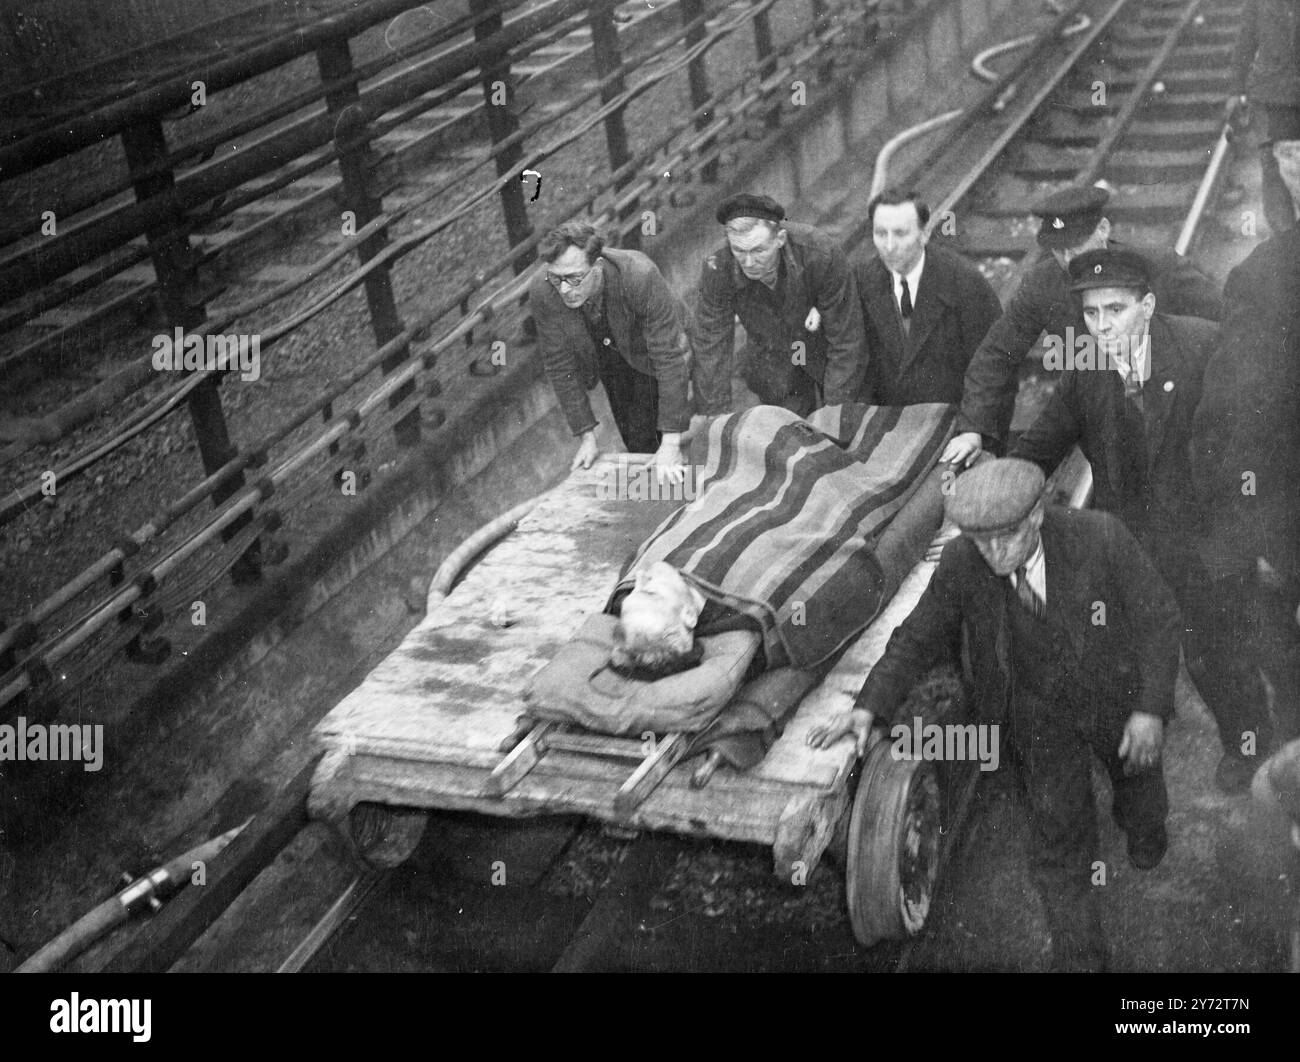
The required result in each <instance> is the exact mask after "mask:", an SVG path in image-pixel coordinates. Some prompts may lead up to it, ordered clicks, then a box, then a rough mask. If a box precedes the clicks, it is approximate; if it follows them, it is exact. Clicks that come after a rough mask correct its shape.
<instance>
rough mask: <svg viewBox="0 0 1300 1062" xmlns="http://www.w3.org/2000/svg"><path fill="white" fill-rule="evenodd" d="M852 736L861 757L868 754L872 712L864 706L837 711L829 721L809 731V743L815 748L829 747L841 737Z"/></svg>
mask: <svg viewBox="0 0 1300 1062" xmlns="http://www.w3.org/2000/svg"><path fill="white" fill-rule="evenodd" d="M850 735H851V736H852V737H853V742H854V745H855V746H856V748H857V753H858V756H859V757H862V756H865V755H866V754H867V748H868V747H869V746H870V745H871V713H870V712H868V711H866V710H865V709H863V708H852V709H850V710H849V711H847V712H836V713H835V715H833V716H831V718H830V720H829V721H828V722H825V723H822V724H821V725H819V726H815V727H813V728H812V729H811V730H809V731H808V745H809V747H811V748H814V749H828V748H830V747H831V746H832V745H834V744H835V742H837V741H839V739H840V738H842V737H846V736H850Z"/></svg>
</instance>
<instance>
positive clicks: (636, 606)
mask: <svg viewBox="0 0 1300 1062" xmlns="http://www.w3.org/2000/svg"><path fill="white" fill-rule="evenodd" d="M703 607H704V595H703V594H701V593H700V592H699V591H698V590H696V589H695V588H694V587H693V586H691V585H690V584H689V583H687V581H686V580H685V579H684V578H682V574H681V572H679V571H678V570H677V569H676V568H674V567H673V566H672V565H670V564H665V563H664V562H663V561H656V562H655V563H654V564H652V565H650V566H649V567H648V568H645V569H643V570H642V571H639V572H637V573H636V577H635V583H634V585H633V587H632V590H631V591H630V592H629V593H628V594H627V596H626V597H624V598H623V605H622V608H621V610H620V612H619V622H618V625H617V626H616V627H615V629H614V648H613V650H612V651H611V653H610V663H611V664H613V665H614V666H615V667H617V668H642V669H645V670H648V671H659V670H668V669H670V668H671V667H672V666H673V665H674V664H675V663H676V662H677V661H679V660H681V659H682V658H684V657H685V656H687V655H688V654H689V653H690V652H691V649H692V648H693V647H694V645H695V625H696V622H697V621H698V620H699V618H700V610H701V609H702V608H703Z"/></svg>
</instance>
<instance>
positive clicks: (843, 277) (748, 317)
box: [690, 193, 865, 416]
mask: <svg viewBox="0 0 1300 1062" xmlns="http://www.w3.org/2000/svg"><path fill="white" fill-rule="evenodd" d="M717 219H718V223H719V224H720V225H722V226H723V227H724V231H725V234H726V241H727V242H726V243H725V244H723V245H722V246H721V247H719V248H718V250H717V251H715V252H714V253H713V254H712V255H710V256H709V257H708V259H707V260H706V261H705V263H704V268H703V270H702V271H701V274H700V284H699V290H698V293H697V298H696V305H695V308H694V313H693V315H692V320H691V329H690V336H691V349H692V354H693V361H692V365H691V377H692V380H693V381H694V384H695V392H696V402H697V406H696V410H697V412H700V413H704V414H708V415H710V416H713V415H717V414H721V413H726V412H729V411H730V410H731V408H732V400H731V378H732V375H733V355H734V348H735V339H736V318H737V317H739V318H740V323H741V324H742V325H744V326H745V334H746V336H747V337H748V340H749V343H748V348H747V355H748V358H747V361H748V364H747V365H746V367H745V380H746V383H748V385H749V387H750V389H751V390H753V391H754V393H755V394H757V395H758V397H759V400H760V401H762V402H764V403H767V404H770V405H779V406H785V407H786V408H787V409H791V410H793V411H794V412H796V413H798V414H799V415H800V416H804V415H806V414H808V413H810V412H812V410H813V409H815V408H816V407H817V406H820V405H834V404H837V403H840V402H852V401H855V400H856V399H857V397H858V391H859V390H860V389H861V386H862V381H863V377H864V375H865V364H864V361H863V352H862V342H863V336H862V311H861V308H860V307H859V305H858V299H857V292H856V290H855V288H854V285H853V277H852V274H851V273H850V271H849V267H848V262H847V260H846V259H845V256H844V251H843V249H842V248H841V247H840V245H839V243H838V242H837V241H836V240H834V239H832V238H831V237H830V236H828V235H826V234H824V233H821V232H818V231H817V230H816V229H814V228H811V227H810V226H807V225H800V224H797V223H795V222H787V221H786V220H785V208H784V207H783V206H782V205H781V204H780V203H778V202H777V201H776V200H774V199H772V198H770V197H769V196H765V195H750V194H748V193H744V194H741V195H733V196H731V197H729V198H728V199H726V200H724V201H723V202H722V203H721V205H719V207H718V210H717Z"/></svg>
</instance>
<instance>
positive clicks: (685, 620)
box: [681, 601, 700, 631]
mask: <svg viewBox="0 0 1300 1062" xmlns="http://www.w3.org/2000/svg"><path fill="white" fill-rule="evenodd" d="M699 618H700V610H699V609H698V608H696V607H695V602H694V601H690V602H688V603H686V604H685V605H683V606H682V611H681V621H682V626H683V627H685V628H686V629H687V630H688V631H693V630H695V624H696V623H697V622H699Z"/></svg>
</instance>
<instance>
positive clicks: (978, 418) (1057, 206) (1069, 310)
mask: <svg viewBox="0 0 1300 1062" xmlns="http://www.w3.org/2000/svg"><path fill="white" fill-rule="evenodd" d="M1109 199H1110V193H1109V192H1107V191H1106V190H1105V189H1103V188H1077V187H1076V188H1067V189H1065V190H1064V191H1061V192H1057V193H1056V194H1054V195H1051V196H1048V197H1047V198H1046V199H1044V200H1043V201H1042V202H1040V203H1039V204H1038V205H1037V206H1035V207H1034V208H1033V212H1034V214H1036V215H1037V216H1038V219H1039V226H1038V244H1039V246H1040V248H1042V250H1041V251H1040V258H1039V261H1037V262H1036V263H1035V264H1034V265H1033V266H1032V267H1031V268H1030V270H1029V272H1028V273H1026V274H1025V277H1024V279H1023V280H1022V281H1021V284H1020V288H1019V289H1018V290H1017V291H1016V294H1015V296H1014V297H1013V298H1012V300H1011V302H1010V303H1009V304H1008V305H1007V308H1006V310H1005V311H1004V312H1003V314H1002V316H1001V317H1000V318H999V319H998V320H997V321H996V322H995V323H994V325H993V327H992V328H990V329H989V331H988V335H986V336H985V337H984V341H983V342H982V343H981V344H980V345H979V347H978V349H977V350H976V351H975V355H974V357H972V358H971V361H970V365H968V366H967V368H966V379H965V383H964V386H963V394H962V404H961V414H960V416H959V417H958V420H957V434H956V435H954V437H953V439H952V441H951V442H950V443H949V444H948V448H947V449H946V450H945V451H944V453H943V455H942V456H943V460H945V461H963V462H966V463H969V462H970V461H972V460H974V458H975V455H976V454H978V453H979V451H980V450H981V449H982V448H983V447H985V446H989V447H992V448H993V449H994V450H995V451H996V452H1001V450H1002V448H1003V447H1005V445H1006V441H1007V433H1008V431H1009V430H1010V427H1011V414H1012V411H1013V409H1014V407H1015V402H1016V390H1017V387H1018V377H1019V372H1020V367H1021V364H1022V363H1023V362H1024V359H1025V355H1026V354H1028V353H1029V351H1030V349H1031V348H1032V347H1033V346H1034V344H1035V343H1036V342H1038V338H1039V336H1041V335H1043V333H1047V335H1048V336H1056V337H1058V338H1059V339H1060V340H1061V341H1064V340H1065V338H1066V336H1067V335H1071V334H1073V335H1080V336H1081V335H1083V334H1084V331H1085V328H1084V322H1083V319H1082V318H1081V317H1080V316H1079V310H1078V303H1077V301H1076V300H1074V299H1073V298H1072V297H1071V294H1070V278H1069V275H1068V272H1067V271H1068V269H1069V265H1070V262H1071V260H1072V259H1074V258H1076V257H1077V256H1078V255H1081V254H1083V253H1085V252H1087V251H1092V250H1101V249H1105V248H1107V247H1113V248H1117V249H1118V248H1123V247H1124V246H1126V245H1124V244H1122V243H1121V242H1120V241H1118V240H1114V239H1112V238H1111V225H1110V219H1109V218H1107V217H1106V216H1105V207H1106V203H1107V201H1108V200H1109ZM1132 249H1133V250H1136V251H1138V252H1139V253H1140V254H1141V255H1142V256H1143V257H1144V258H1145V259H1146V260H1147V261H1148V262H1149V263H1150V272H1151V284H1152V291H1153V292H1154V294H1155V296H1156V301H1157V302H1158V303H1159V304H1160V312H1161V313H1167V314H1179V315H1185V316H1189V317H1205V318H1209V319H1211V320H1214V321H1217V320H1218V319H1219V317H1220V316H1221V315H1222V312H1223V297H1222V295H1221V294H1220V292H1219V289H1218V288H1217V287H1216V286H1215V284H1214V282H1213V281H1211V280H1210V279H1209V278H1208V277H1206V276H1205V275H1204V274H1202V273H1201V272H1199V271H1198V270H1197V269H1196V268H1195V267H1194V266H1193V265H1192V264H1191V263H1190V262H1189V261H1187V259H1185V258H1184V257H1183V256H1182V255H1179V254H1175V253H1174V252H1173V251H1164V250H1159V249H1156V248H1149V247H1133V248H1132ZM1071 328H1072V329H1073V332H1072V333H1069V332H1067V329H1071Z"/></svg>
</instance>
